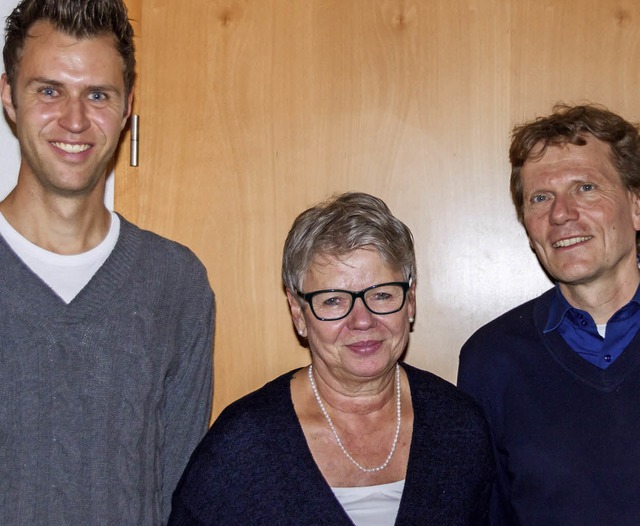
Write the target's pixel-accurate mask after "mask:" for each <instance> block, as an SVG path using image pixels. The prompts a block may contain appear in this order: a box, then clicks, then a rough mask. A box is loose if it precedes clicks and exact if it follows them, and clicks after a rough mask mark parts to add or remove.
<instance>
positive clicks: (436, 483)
mask: <svg viewBox="0 0 640 526" xmlns="http://www.w3.org/2000/svg"><path fill="white" fill-rule="evenodd" d="M403 367H404V369H405V370H406V372H407V375H408V377H409V383H410V386H411V397H412V403H413V409H414V424H413V439H412V442H411V450H410V457H409V465H408V468H407V475H406V482H405V488H404V493H403V496H402V500H401V503H400V509H399V511H398V518H397V521H396V524H403V525H409V524H411V525H416V524H425V525H434V526H435V525H437V526H453V525H460V526H462V525H480V524H486V522H485V518H486V515H487V513H488V497H489V488H490V484H491V480H492V477H493V474H494V464H493V457H492V454H491V449H490V440H489V436H488V434H487V431H486V424H485V422H484V419H483V418H482V416H481V414H480V411H479V409H478V408H477V406H476V405H475V404H474V403H473V402H472V401H471V400H470V399H468V398H467V397H466V395H464V394H463V393H461V392H460V391H458V390H457V389H456V388H455V387H453V386H452V385H451V384H449V383H448V382H445V381H444V380H442V379H440V378H438V377H436V376H434V375H432V374H430V373H428V372H425V371H420V370H418V369H415V368H413V367H410V366H408V365H403ZM292 373H293V371H292V372H289V373H287V374H285V375H282V376H280V377H279V378H277V379H276V380H273V381H272V382H269V383H268V384H266V385H265V386H264V387H262V388H261V389H259V390H258V391H255V392H254V393H252V394H250V395H248V396H246V397H244V398H242V399H240V400H239V401H237V402H235V403H234V404H232V405H230V406H229V407H228V408H227V409H226V410H225V411H224V412H223V413H222V414H221V415H220V417H219V418H218V419H217V421H216V422H215V423H214V425H213V427H212V428H211V429H210V430H209V432H208V434H207V436H206V437H205V438H204V440H203V441H202V443H201V444H200V445H199V446H198V448H197V449H196V451H195V452H194V454H193V456H192V457H191V460H190V461H189V466H188V467H187V469H186V471H185V474H184V475H183V477H182V479H181V482H180V484H179V485H178V488H177V489H176V492H175V493H174V497H173V511H172V515H171V518H170V521H169V524H172V525H174V526H176V525H198V524H201V525H210V524H230V525H235V524H237V525H240V524H242V525H248V524H251V525H252V526H255V525H265V526H266V525H270V526H271V525H274V524H278V525H296V526H304V525H320V524H326V525H332V526H340V525H349V524H352V522H351V520H350V519H349V517H348V515H347V514H346V512H345V511H344V509H343V508H342V506H341V505H340V503H339V502H338V500H337V499H336V498H335V496H334V494H333V492H332V491H331V488H330V487H329V485H328V484H327V483H326V481H325V479H324V478H323V476H322V474H321V472H320V470H319V469H318V467H317V465H316V464H315V462H314V460H313V457H312V455H311V452H310V451H309V448H308V446H307V443H306V440H305V437H304V434H303V431H302V428H301V427H300V424H299V422H298V419H297V417H296V414H295V411H294V408H293V403H292V401H291V393H290V388H289V383H290V379H291V376H292Z"/></svg>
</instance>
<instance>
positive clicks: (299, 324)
mask: <svg viewBox="0 0 640 526" xmlns="http://www.w3.org/2000/svg"><path fill="white" fill-rule="evenodd" d="M287 301H288V302H289V309H290V310H291V319H292V320H293V324H294V325H295V327H296V331H298V334H299V335H300V336H302V337H303V338H306V337H307V322H306V321H305V319H304V314H303V313H302V306H301V305H300V303H298V298H296V296H294V294H293V292H291V291H290V290H289V289H287Z"/></svg>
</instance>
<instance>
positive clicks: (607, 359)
mask: <svg viewBox="0 0 640 526" xmlns="http://www.w3.org/2000/svg"><path fill="white" fill-rule="evenodd" d="M604 361H605V362H610V361H611V355H610V354H605V355H604Z"/></svg>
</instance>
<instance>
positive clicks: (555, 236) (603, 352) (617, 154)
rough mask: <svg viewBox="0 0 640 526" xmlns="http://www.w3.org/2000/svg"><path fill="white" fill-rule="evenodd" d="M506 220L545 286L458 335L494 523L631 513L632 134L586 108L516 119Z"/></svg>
mask: <svg viewBox="0 0 640 526" xmlns="http://www.w3.org/2000/svg"><path fill="white" fill-rule="evenodd" d="M510 159H511V165H512V172H511V193H512V197H513V201H514V203H515V206H516V210H517V213H518V218H519V219H520V221H521V222H522V223H523V225H524V227H525V229H526V232H527V235H528V238H529V243H530V244H531V247H532V248H533V250H534V251H535V253H536V255H537V257H538V259H539V261H540V263H541V264H542V266H543V267H544V268H545V270H546V271H547V273H548V274H549V275H550V276H551V277H552V278H553V279H554V280H555V282H556V286H555V288H554V289H552V290H550V291H548V292H546V293H545V294H543V295H542V296H540V297H538V298H536V299H534V300H532V301H529V302H527V303H525V304H524V305H521V306H519V307H517V308H516V309H514V310H512V311H511V312H508V313H506V314H504V315H503V316H501V317H500V318H498V319H496V320H494V321H493V322H491V323H489V324H488V325H486V326H485V327H483V328H481V329H480V330H479V331H478V332H477V333H476V334H474V335H473V336H472V337H471V338H470V339H469V341H468V342H467V343H466V344H465V345H464V347H463V349H462V352H461V355H460V370H459V377H458V384H459V386H460V387H461V388H462V389H463V390H465V391H467V392H469V393H470V394H471V395H472V396H474V397H475V398H476V400H477V401H478V402H479V403H480V404H481V405H482V407H483V408H484V411H485V415H486V417H487V420H488V421H489V425H490V427H491V431H492V436H493V441H494V448H495V453H496V458H497V461H498V472H499V479H498V484H497V486H496V488H495V494H494V501H493V510H492V515H493V524H494V525H518V524H520V525H523V526H529V525H532V526H540V525H544V526H555V525H558V526H560V525H562V526H567V525H580V526H590V525H592V526H602V525H605V524H606V525H609V524H610V525H614V524H615V525H616V526H632V525H634V526H636V525H637V524H638V523H639V521H640V501H639V500H638V498H637V496H638V488H640V469H638V466H640V404H639V403H638V400H640V335H638V329H639V328H640V293H639V292H638V285H639V283H640V274H639V271H638V256H637V249H636V232H637V231H638V230H640V197H639V192H640V137H639V135H638V130H637V129H636V127H635V126H633V125H631V124H630V123H628V122H627V121H625V120H624V119H622V118H621V117H619V116H618V115H615V114H613V113H611V112H609V111H607V110H605V109H603V108H600V107H596V106H577V107H566V106H560V107H557V108H556V109H555V112H554V113H553V114H552V115H550V116H548V117H545V118H542V119H538V120H536V121H534V122H532V123H529V124H526V125H524V126H521V127H519V128H516V130H515V131H514V135H513V140H512V144H511V149H510Z"/></svg>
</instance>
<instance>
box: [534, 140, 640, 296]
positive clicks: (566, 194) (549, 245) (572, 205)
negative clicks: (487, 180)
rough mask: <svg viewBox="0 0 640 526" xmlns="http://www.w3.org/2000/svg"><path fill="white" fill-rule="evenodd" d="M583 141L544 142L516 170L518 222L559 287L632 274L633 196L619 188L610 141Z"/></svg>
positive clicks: (639, 223) (637, 220) (638, 223)
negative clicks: (520, 210) (519, 190)
mask: <svg viewBox="0 0 640 526" xmlns="http://www.w3.org/2000/svg"><path fill="white" fill-rule="evenodd" d="M586 139H587V144H586V145H584V146H575V145H572V144H567V145H562V146H549V147H548V148H547V150H546V152H545V153H544V155H543V156H542V157H541V158H540V159H535V157H534V159H535V160H531V161H527V162H525V164H524V166H523V168H522V183H523V189H524V226H525V228H526V230H527V233H528V235H529V241H530V243H531V246H532V247H533V249H534V250H535V252H536V254H537V256H538V258H539V259H540V262H541V263H542V265H543V266H544V267H545V269H546V270H547V272H549V274H551V275H552V276H553V277H554V278H555V279H556V280H558V281H559V282H560V284H561V287H569V288H571V287H572V286H577V285H585V284H586V285H592V284H602V285H605V286H609V285H612V284H614V283H615V284H621V283H624V281H621V280H629V279H630V278H632V273H635V279H637V272H638V271H637V265H636V242H635V240H636V230H638V229H640V212H639V210H640V206H639V200H638V196H637V195H635V194H633V193H632V192H630V191H628V190H627V189H626V188H625V187H624V185H623V183H622V180H621V179H620V175H619V174H618V172H617V170H616V169H615V167H614V166H613V164H612V162H611V160H610V154H611V152H610V147H609V145H608V144H606V143H604V142H602V141H600V140H598V139H596V138H595V137H593V136H590V135H589V136H587V137H586ZM539 148H540V145H538V146H536V148H534V151H533V153H534V154H535V152H536V151H539Z"/></svg>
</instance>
